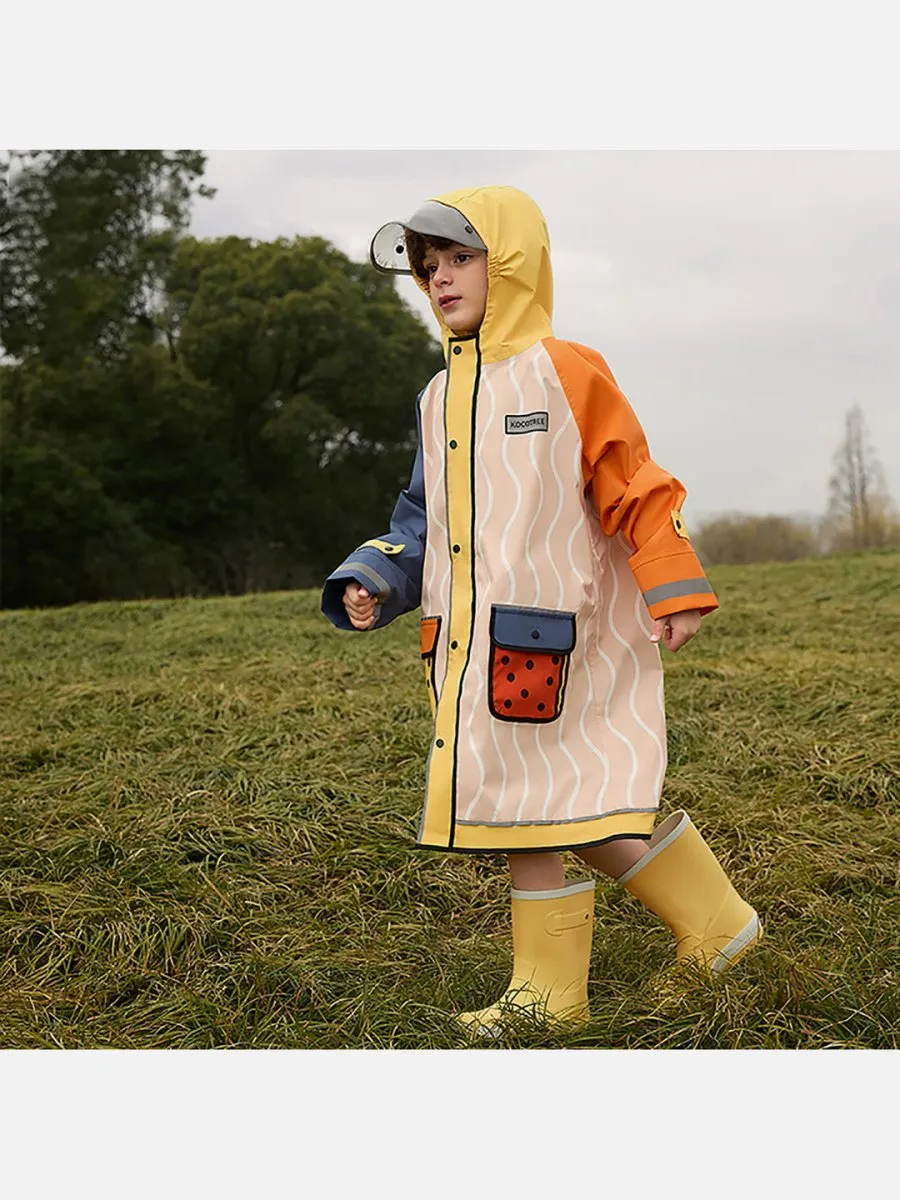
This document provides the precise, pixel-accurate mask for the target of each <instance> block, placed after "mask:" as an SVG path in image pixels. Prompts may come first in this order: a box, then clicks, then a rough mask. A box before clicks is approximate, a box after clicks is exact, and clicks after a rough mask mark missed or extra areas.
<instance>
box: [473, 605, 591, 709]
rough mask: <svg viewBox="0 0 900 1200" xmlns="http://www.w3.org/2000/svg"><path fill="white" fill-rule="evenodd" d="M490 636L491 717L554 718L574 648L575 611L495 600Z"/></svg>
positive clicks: (489, 694)
mask: <svg viewBox="0 0 900 1200" xmlns="http://www.w3.org/2000/svg"><path fill="white" fill-rule="evenodd" d="M490 636H491V662H490V676H489V688H488V705H489V707H490V710H491V714H492V716H494V717H496V718H497V719H498V720H500V721H526V722H531V723H532V724H543V723H545V722H547V721H555V720H556V718H557V717H558V716H559V715H560V713H561V712H562V705H563V697H564V695H565V690H566V678H567V676H568V673H569V659H570V657H571V654H572V651H573V649H574V648H575V614H574V613H568V612H557V611H556V610H554V609H546V608H523V607H519V606H514V605H504V604H494V605H492V607H491V629H490Z"/></svg>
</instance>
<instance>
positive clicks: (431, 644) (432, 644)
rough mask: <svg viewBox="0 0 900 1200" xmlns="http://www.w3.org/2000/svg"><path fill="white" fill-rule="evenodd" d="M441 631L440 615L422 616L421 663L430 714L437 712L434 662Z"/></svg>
mask: <svg viewBox="0 0 900 1200" xmlns="http://www.w3.org/2000/svg"><path fill="white" fill-rule="evenodd" d="M440 632H441V618H440V617H423V618H422V623H421V626H420V639H421V649H422V663H423V665H424V667H425V682H426V684H427V685H428V699H429V701H430V703H431V713H432V716H434V714H435V713H436V712H437V685H436V680H435V664H436V661H437V644H438V635H439V634H440Z"/></svg>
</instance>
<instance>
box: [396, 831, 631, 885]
mask: <svg viewBox="0 0 900 1200" xmlns="http://www.w3.org/2000/svg"><path fill="white" fill-rule="evenodd" d="M599 819H600V818H598V820H599ZM652 836H653V834H652V833H613V834H610V836H609V837H605V838H597V839H596V840H595V841H593V842H575V843H566V845H564V846H523V847H517V848H515V849H513V848H511V847H509V846H498V847H496V848H495V849H487V850H482V849H481V847H478V848H477V849H476V848H474V847H472V846H429V845H428V844H427V843H426V842H416V843H415V846H414V848H415V849H416V850H442V851H443V852H444V853H445V854H447V853H450V854H562V853H563V851H565V850H589V849H590V848H591V847H592V846H605V845H606V843H607V842H621V841H624V840H625V839H626V838H637V839H639V840H640V841H642V842H649V841H650V838H651V837H652ZM613 882H615V880H613Z"/></svg>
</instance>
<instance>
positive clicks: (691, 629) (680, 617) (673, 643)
mask: <svg viewBox="0 0 900 1200" xmlns="http://www.w3.org/2000/svg"><path fill="white" fill-rule="evenodd" d="M702 620H703V618H702V617H701V616H700V614H699V612H698V611H697V610H696V608H688V609H686V610H685V611H684V612H677V613H670V614H669V615H668V616H667V617H661V618H660V619H659V620H658V621H654V622H653V632H652V633H651V635H650V641H651V642H658V641H659V639H660V638H664V641H665V645H666V648H667V649H668V650H680V649H681V647H682V646H683V645H684V644H685V642H689V641H690V640H691V638H692V637H693V636H694V634H695V633H697V632H698V630H699V629H700V622H701V621H702Z"/></svg>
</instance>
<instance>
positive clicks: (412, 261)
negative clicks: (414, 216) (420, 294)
mask: <svg viewBox="0 0 900 1200" xmlns="http://www.w3.org/2000/svg"><path fill="white" fill-rule="evenodd" d="M405 234H406V257H407V258H408V259H409V265H410V267H411V268H412V273H413V274H414V275H415V276H416V278H418V279H421V280H422V282H423V283H427V282H428V276H427V275H426V273H425V255H426V254H427V253H428V251H429V250H447V249H449V248H450V247H451V246H452V245H453V242H452V240H451V239H450V238H443V237H431V236H430V235H429V236H426V235H425V234H424V233H415V232H414V231H413V230H412V229H407V230H405Z"/></svg>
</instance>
